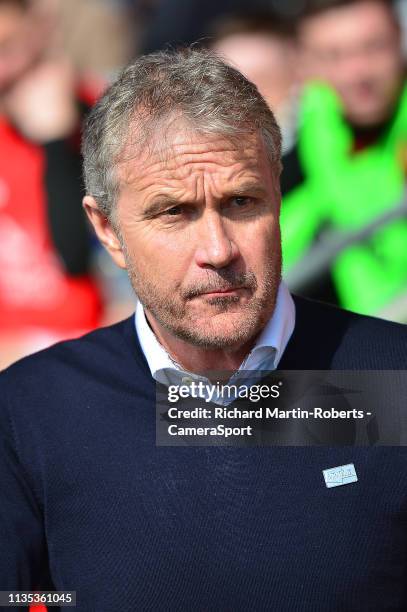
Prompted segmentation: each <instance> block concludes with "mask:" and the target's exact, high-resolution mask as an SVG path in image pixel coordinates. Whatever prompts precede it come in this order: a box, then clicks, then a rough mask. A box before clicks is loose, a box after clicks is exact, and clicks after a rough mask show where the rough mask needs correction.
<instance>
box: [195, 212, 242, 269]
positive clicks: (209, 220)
mask: <svg viewBox="0 0 407 612" xmlns="http://www.w3.org/2000/svg"><path fill="white" fill-rule="evenodd" d="M196 240H197V248H196V251H195V262H196V264H197V265H198V266H199V267H200V268H216V269H219V268H225V267H226V266H228V265H230V264H231V263H232V262H233V261H235V260H236V259H237V258H238V257H239V249H238V247H237V245H236V244H235V242H234V240H232V238H231V236H229V235H228V232H227V227H225V220H224V219H222V217H221V216H220V214H219V213H218V212H216V211H210V212H208V213H207V214H204V215H203V217H202V219H201V222H200V227H199V231H198V232H197V237H196Z"/></svg>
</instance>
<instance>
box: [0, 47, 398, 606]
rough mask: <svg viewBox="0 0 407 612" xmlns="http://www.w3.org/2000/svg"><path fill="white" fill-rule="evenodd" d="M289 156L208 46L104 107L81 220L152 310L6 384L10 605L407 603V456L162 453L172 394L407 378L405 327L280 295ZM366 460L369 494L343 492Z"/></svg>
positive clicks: (3, 570) (263, 108) (5, 561)
mask: <svg viewBox="0 0 407 612" xmlns="http://www.w3.org/2000/svg"><path fill="white" fill-rule="evenodd" d="M279 149H280V135H279V130H278V127H277V124H276V122H275V119H274V116H273V114H272V113H271V111H270V110H269V108H268V106H267V104H266V103H265V101H264V100H263V98H262V97H261V96H260V94H259V93H258V91H257V90H256V88H255V87H254V85H252V84H251V83H250V82H249V81H247V80H246V79H245V78H244V77H243V76H242V75H241V74H240V73H239V72H238V71H236V70H234V69H233V68H231V67H228V66H226V65H225V64H223V63H222V62H221V61H220V60H219V59H218V58H217V57H216V56H214V55H212V54H211V53H210V52H208V51H199V50H197V49H194V50H185V51H176V52H167V53H159V54H152V55H150V56H145V57H141V58H140V59H138V60H136V61H135V62H134V63H133V64H132V65H130V66H129V67H128V68H127V69H125V71H124V72H123V74H122V75H121V76H120V77H119V79H118V81H117V82H116V83H115V84H113V86H112V87H111V88H110V89H109V90H108V92H107V93H106V94H105V96H104V97H103V98H102V99H101V100H100V102H99V103H98V104H97V106H96V107H95V108H94V110H93V111H92V113H91V115H90V117H89V120H88V124H87V127H86V131H85V138H84V156H85V161H84V164H85V175H86V183H87V195H86V197H85V199H84V206H85V208H86V210H87V213H88V215H89V218H90V220H91V222H92V223H93V225H94V227H95V230H96V233H97V234H98V236H99V239H100V240H101V241H102V243H103V245H104V246H105V247H106V249H107V250H108V251H109V253H110V254H111V256H112V257H113V259H114V261H115V262H116V263H117V264H118V265H119V266H120V267H122V268H124V267H126V268H127V270H128V273H129V276H130V278H131V281H132V284H133V287H134V290H135V292H136V293H137V295H138V297H139V299H140V303H139V305H138V307H137V311H136V315H135V318H134V317H131V318H129V319H127V320H125V321H123V322H121V323H119V324H116V325H114V326H112V327H108V328H105V329H101V330H98V331H96V332H93V333H91V334H89V335H86V336H84V337H83V338H82V339H79V340H74V341H70V342H67V343H61V344H58V345H56V346H55V347H53V348H51V349H48V350H46V351H43V352H41V353H38V354H37V355H36V356H33V357H29V358H26V359H25V360H22V361H20V362H19V363H18V364H15V365H14V366H12V367H11V368H9V370H7V371H6V372H4V373H3V374H2V377H1V390H2V392H1V397H2V404H1V412H0V415H1V431H2V441H3V450H2V453H1V454H0V459H1V464H0V466H1V467H0V469H1V474H0V482H1V483H2V487H3V491H2V503H1V505H0V512H1V514H0V534H1V536H0V537H1V542H2V552H1V554H0V577H1V578H0V584H1V588H2V589H32V588H34V587H35V586H37V587H41V588H45V587H46V586H51V587H52V588H54V589H60V590H61V589H65V590H66V589H71V590H76V591H77V609H79V610H84V611H85V610H86V611H89V610H94V609H95V610H96V609H97V610H99V611H101V610H103V611H104V610H106V611H108V610H109V611H111V610H123V611H129V612H130V611H133V610H179V609H186V610H192V609H194V610H195V609H196V610H242V611H243V610H247V609H253V610H270V609H272V610H299V609H302V610H309V611H311V610H316V609H329V610H335V609H337V610H339V609H340V610H342V609H359V610H360V609H363V610H379V609H383V607H386V606H387V607H390V606H393V609H400V610H401V609H402V608H403V606H405V604H406V599H405V590H404V572H405V570H406V565H405V547H406V544H407V531H406V527H407V525H406V521H405V514H404V508H405V501H406V484H407V471H406V468H405V459H406V453H405V452H404V449H403V448H400V449H397V448H396V449H386V448H384V449H379V448H373V449H368V450H367V449H362V448H360V449H356V448H349V447H343V448H341V447H339V448H329V447H328V448H319V449H318V448H308V449H301V448H278V447H276V448H270V447H269V448H250V449H249V448H233V447H224V446H218V447H216V448H206V447H201V448H192V447H184V448H174V447H164V446H156V444H155V410H154V406H155V382H156V381H157V383H160V385H161V387H162V386H163V385H167V384H173V383H174V381H181V380H183V381H184V383H185V379H186V378H189V381H191V377H192V380H193V378H195V377H196V376H203V375H205V373H207V372H208V370H211V371H212V370H214V369H218V370H219V369H222V370H228V371H230V373H231V374H232V372H233V371H236V370H237V369H238V368H246V369H248V370H256V369H258V367H259V363H262V367H263V369H266V370H268V371H272V370H274V369H275V368H276V367H277V366H278V368H281V369H293V370H296V369H358V368H365V369H381V368H393V369H402V368H405V366H406V363H407V354H406V352H407V351H406V347H407V342H406V337H407V334H406V330H405V328H403V327H402V326H399V325H396V324H392V323H385V322H380V321H376V320H374V319H370V318H364V317H359V316H357V315H353V314H350V313H346V312H345V311H340V310H336V309H334V308H332V307H329V306H324V305H322V304H317V303H312V302H308V301H305V300H301V299H295V303H294V302H293V299H292V298H291V296H290V294H289V293H288V291H287V290H286V288H285V287H284V285H283V284H282V283H281V281H280V269H281V247H280V234H279V224H278V214H279V199H280V198H279V187H278V175H279V171H280V161H279V153H280V151H279ZM265 362H267V363H266V366H265ZM175 384H176V383H175ZM351 462H353V463H354V464H355V467H356V469H357V471H358V478H359V481H360V482H358V483H357V484H353V485H352V486H347V487H340V489H341V490H339V491H338V489H334V490H331V489H328V488H327V487H326V486H325V483H324V480H323V477H322V470H323V469H325V468H330V467H334V466H343V465H345V464H349V463H351ZM332 492H334V495H332V494H331V493H332ZM335 493H338V494H337V495H335Z"/></svg>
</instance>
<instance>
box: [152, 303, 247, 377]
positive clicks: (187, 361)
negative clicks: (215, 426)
mask: <svg viewBox="0 0 407 612" xmlns="http://www.w3.org/2000/svg"><path fill="white" fill-rule="evenodd" d="M145 316H146V320H147V322H148V324H149V325H150V327H151V329H152V330H153V332H154V334H155V336H156V338H157V340H158V341H159V342H160V344H161V346H163V347H164V348H165V350H166V351H167V353H168V354H169V355H170V357H171V358H172V359H173V360H174V361H176V362H177V363H178V364H179V365H180V366H181V367H182V368H183V369H185V370H187V371H188V372H194V373H195V374H201V375H203V374H207V373H208V372H209V371H212V372H215V371H218V372H221V371H227V372H232V371H233V372H234V371H235V370H238V369H239V366H240V365H241V363H242V361H243V360H244V358H245V357H246V355H247V354H248V353H249V352H250V350H251V349H252V348H253V346H254V344H255V340H256V339H255V338H252V339H250V340H249V341H248V342H247V343H245V344H244V345H240V346H235V347H233V346H232V347H227V348H220V349H206V348H202V347H199V346H194V345H193V344H190V343H189V342H186V341H185V340H181V339H180V338H177V337H175V336H173V335H172V334H170V332H169V331H168V330H166V329H165V328H163V327H162V326H161V325H160V324H159V323H158V322H157V321H156V320H155V319H154V317H152V315H151V314H150V313H149V312H147V311H145Z"/></svg>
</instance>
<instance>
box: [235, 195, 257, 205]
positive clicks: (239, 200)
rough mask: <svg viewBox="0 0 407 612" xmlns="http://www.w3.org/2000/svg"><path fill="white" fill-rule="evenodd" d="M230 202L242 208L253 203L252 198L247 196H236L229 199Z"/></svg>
mask: <svg viewBox="0 0 407 612" xmlns="http://www.w3.org/2000/svg"><path fill="white" fill-rule="evenodd" d="M231 203H232V204H233V205H234V206H236V207H237V208H243V207H245V206H248V205H249V204H252V203H253V198H249V197H247V196H236V197H234V198H232V199H231Z"/></svg>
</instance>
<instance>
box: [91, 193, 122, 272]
mask: <svg viewBox="0 0 407 612" xmlns="http://www.w3.org/2000/svg"><path fill="white" fill-rule="evenodd" d="M83 208H84V209H85V212H86V214H87V216H88V219H89V221H90V222H91V224H92V225H93V229H94V230H95V232H96V235H97V237H98V238H99V240H100V242H101V243H102V244H103V246H104V247H105V249H106V250H107V252H108V253H109V255H110V256H111V258H112V259H113V261H114V262H115V264H116V265H117V266H119V268H123V269H126V261H125V258H124V255H123V250H122V246H121V243H120V240H119V238H118V236H117V233H116V231H115V229H114V228H113V226H112V224H111V222H110V221H109V220H108V219H107V218H106V216H105V215H104V214H103V213H102V212H101V211H100V210H99V207H98V205H97V202H96V200H95V198H94V197H92V196H85V197H84V198H83Z"/></svg>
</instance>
